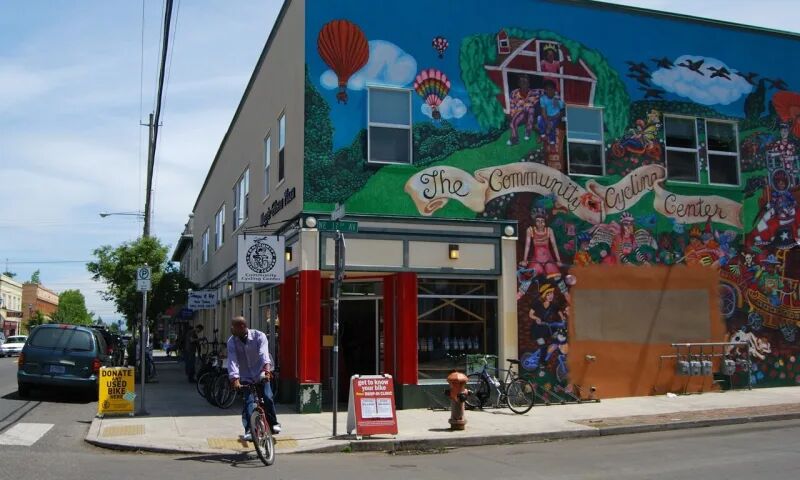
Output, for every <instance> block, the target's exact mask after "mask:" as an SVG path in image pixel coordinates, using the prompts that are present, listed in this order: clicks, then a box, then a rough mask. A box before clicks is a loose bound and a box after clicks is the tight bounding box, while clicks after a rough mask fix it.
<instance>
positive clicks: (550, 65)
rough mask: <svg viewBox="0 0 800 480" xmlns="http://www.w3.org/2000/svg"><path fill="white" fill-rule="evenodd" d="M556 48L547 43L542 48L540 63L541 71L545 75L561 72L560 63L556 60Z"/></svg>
mask: <svg viewBox="0 0 800 480" xmlns="http://www.w3.org/2000/svg"><path fill="white" fill-rule="evenodd" d="M557 48H558V47H557V46H556V45H554V44H552V43H547V44H545V45H544V47H543V48H542V50H543V52H544V58H543V59H542V61H541V64H540V65H541V70H542V71H543V72H547V73H559V72H560V71H561V61H560V60H558V51H557Z"/></svg>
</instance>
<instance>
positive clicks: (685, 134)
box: [664, 115, 700, 182]
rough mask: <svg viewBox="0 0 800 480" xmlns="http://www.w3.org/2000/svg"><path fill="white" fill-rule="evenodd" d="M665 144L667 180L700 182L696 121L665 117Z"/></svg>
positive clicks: (670, 116)
mask: <svg viewBox="0 0 800 480" xmlns="http://www.w3.org/2000/svg"><path fill="white" fill-rule="evenodd" d="M664 143H665V145H666V147H667V152H666V162H667V178H668V179H669V180H676V181H680V182H699V181H700V169H699V168H698V163H697V122H696V121H695V119H694V118H688V117H676V116H672V115H664Z"/></svg>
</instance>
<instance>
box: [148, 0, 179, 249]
mask: <svg viewBox="0 0 800 480" xmlns="http://www.w3.org/2000/svg"><path fill="white" fill-rule="evenodd" d="M172 1H173V0H167V2H166V5H165V9H164V33H163V35H164V41H163V43H162V44H161V67H160V68H159V70H158V93H157V94H156V111H155V114H152V113H151V114H150V122H149V123H148V126H149V127H150V135H149V148H148V149H147V192H146V194H145V201H144V231H143V233H142V236H143V237H145V238H147V237H149V236H150V214H151V209H152V206H151V195H152V193H153V166H154V165H155V162H156V143H157V142H158V124H159V121H160V119H161V96H162V94H163V92H164V73H165V72H164V70H165V69H166V66H167V50H168V47H169V26H170V21H171V20H172Z"/></svg>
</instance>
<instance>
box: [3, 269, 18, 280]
mask: <svg viewBox="0 0 800 480" xmlns="http://www.w3.org/2000/svg"><path fill="white" fill-rule="evenodd" d="M3 275H5V276H6V277H8V278H14V277H16V276H17V274H16V273H14V272H9V271H8V270H6V271H5V272H3Z"/></svg>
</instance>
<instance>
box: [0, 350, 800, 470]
mask: <svg viewBox="0 0 800 480" xmlns="http://www.w3.org/2000/svg"><path fill="white" fill-rule="evenodd" d="M15 372H16V358H2V359H0V441H2V439H3V437H4V434H6V433H7V432H9V430H10V429H12V428H15V426H16V427H17V428H20V427H19V425H32V424H33V425H40V426H41V425H45V426H47V425H52V426H51V427H49V428H47V430H46V431H44V432H43V433H42V430H43V429H44V428H46V427H41V428H39V429H38V430H37V431H38V432H39V434H41V436H40V437H38V438H36V439H35V441H34V442H33V443H32V444H31V445H29V446H26V445H0V479H2V480H5V479H19V478H26V479H36V480H47V479H64V480H71V479H87V478H114V479H134V478H136V479H140V478H142V477H145V478H148V477H149V478H177V479H181V478H187V479H189V478H191V479H194V480H199V479H215V480H223V479H227V478H230V479H242V478H246V477H247V476H251V475H256V476H259V477H263V478H276V479H309V478H324V479H326V480H328V479H330V480H336V479H348V480H351V479H354V478H380V479H381V480H392V479H402V480H411V479H422V478H425V479H427V478H430V479H436V480H445V479H459V480H463V479H473V478H480V479H485V478H507V479H526V480H530V479H548V480H552V479H608V478H614V479H623V480H625V479H631V480H633V479H636V480H643V479H683V478H702V479H724V480H737V479H751V478H759V479H760V480H771V479H785V478H795V477H796V473H797V452H798V451H799V450H798V447H797V440H796V439H797V438H800V421H789V422H773V423H760V424H750V425H741V426H731V427H719V428H705V429H695V430H680V431H674V432H664V433H650V434H639V435H623V436H614V437H601V438H592V439H584V440H571V441H562V442H550V443H532V444H521V445H507V446H496V447H475V448H463V449H457V450H450V451H444V452H441V451H439V452H417V453H415V454H408V453H406V454H402V455H392V454H386V453H369V454H347V453H341V454H331V455H321V454H306V455H283V456H279V457H278V458H277V460H276V463H275V464H274V465H273V466H271V467H263V466H262V465H261V463H260V462H259V461H258V460H257V459H256V458H255V456H254V455H252V454H249V455H248V454H244V455H199V456H192V455H177V456H176V455H156V454H141V453H122V452H113V451H108V450H103V449H99V448H96V447H92V446H90V445H87V444H86V443H85V442H84V441H83V438H84V436H85V435H86V432H87V430H88V427H89V423H90V422H91V419H92V417H93V415H94V413H95V409H96V404H95V403H94V402H88V401H87V400H86V398H85V397H81V396H80V395H75V394H69V393H66V394H65V393H62V392H36V391H35V392H34V395H33V397H32V398H31V399H30V400H21V399H19V398H18V397H17V395H16V378H15ZM37 435H38V434H37ZM6 436H7V435H6Z"/></svg>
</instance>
